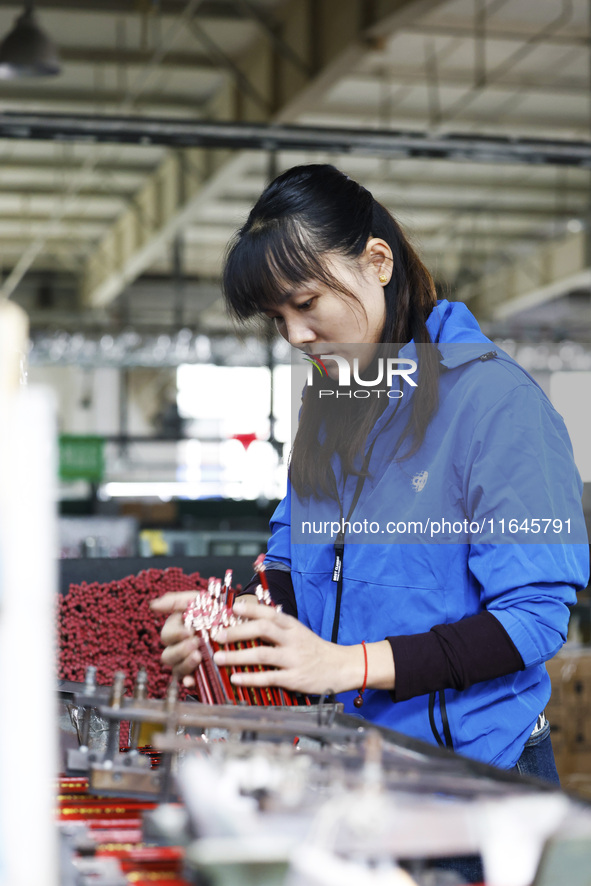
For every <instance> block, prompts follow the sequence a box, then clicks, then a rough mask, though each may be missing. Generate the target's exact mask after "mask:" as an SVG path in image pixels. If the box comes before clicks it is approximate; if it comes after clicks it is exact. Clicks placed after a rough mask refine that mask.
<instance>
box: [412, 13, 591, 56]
mask: <svg viewBox="0 0 591 886" xmlns="http://www.w3.org/2000/svg"><path fill="white" fill-rule="evenodd" d="M406 30H407V31H409V32H410V33H412V34H418V35H419V36H421V37H423V36H425V37H452V38H460V39H465V40H474V39H475V37H476V36H477V35H476V34H475V31H474V20H473V19H472V20H471V21H465V22H462V21H454V22H436V23H433V24H431V23H429V22H420V23H414V24H410V25H409V26H408V27H407V28H406ZM531 35H532V25H531V23H529V22H524V23H522V24H516V23H511V24H509V23H507V24H505V25H494V24H490V23H489V22H487V25H486V40H487V42H488V41H493V40H499V41H510V42H517V43H525V42H526V41H527V40H529V39H531ZM537 40H538V42H539V43H540V44H554V45H558V46H580V47H581V48H584V49H585V50H587V51H588V48H589V34H586V33H585V31H584V30H581V29H580V28H579V29H577V30H574V29H573V28H570V29H566V28H564V29H561V30H560V31H555V32H550V31H549V32H547V33H543V34H540V35H539V36H538V38H537Z"/></svg>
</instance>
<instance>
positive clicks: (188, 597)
mask: <svg viewBox="0 0 591 886" xmlns="http://www.w3.org/2000/svg"><path fill="white" fill-rule="evenodd" d="M195 594H196V591H177V592H171V593H168V594H164V595H163V596H162V597H158V598H157V599H156V600H152V602H151V603H150V609H153V610H154V612H160V613H167V612H168V613H170V614H169V616H168V618H167V619H166V621H165V622H164V627H163V628H162V631H161V632H160V639H161V640H162V643H163V645H164V647H165V648H164V652H163V653H162V655H161V656H160V660H161V662H162V664H164V665H166V666H167V667H169V668H172V673H173V674H174V676H175V677H176V678H177V680H180V679H182V681H183V686H186V687H187V688H189V689H190V688H192V687H194V686H195V677H194V676H193V675H194V673H195V670H196V669H197V666H198V665H199V663H200V661H201V654H200V652H199V648H198V647H199V641H198V638H197V637H196V636H195V635H194V634H191V632H190V631H188V630H187V628H186V627H185V626H184V624H183V613H184V611H185V609H186V608H187V606H188V605H189V603H191V602H192V601H193V600H194V599H195Z"/></svg>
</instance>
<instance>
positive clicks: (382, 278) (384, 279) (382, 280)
mask: <svg viewBox="0 0 591 886" xmlns="http://www.w3.org/2000/svg"><path fill="white" fill-rule="evenodd" d="M379 280H380V283H387V282H388V275H387V274H380V277H379Z"/></svg>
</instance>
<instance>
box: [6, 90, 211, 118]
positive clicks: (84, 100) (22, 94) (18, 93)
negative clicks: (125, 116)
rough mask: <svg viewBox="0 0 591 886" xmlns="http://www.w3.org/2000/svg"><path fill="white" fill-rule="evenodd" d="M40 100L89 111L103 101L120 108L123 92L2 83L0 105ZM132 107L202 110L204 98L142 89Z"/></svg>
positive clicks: (46, 105) (161, 110)
mask: <svg viewBox="0 0 591 886" xmlns="http://www.w3.org/2000/svg"><path fill="white" fill-rule="evenodd" d="M41 100H42V101H43V107H44V108H49V107H51V106H55V107H57V106H63V107H71V108H73V107H79V108H80V109H82V111H83V113H84V112H85V113H88V106H89V104H92V105H93V106H94V107H95V108H96V107H99V106H100V105H103V106H105V107H112V108H113V109H119V108H121V106H122V105H124V103H125V101H126V94H125V93H124V92H119V91H117V90H110V89H104V90H92V91H90V90H88V89H56V88H54V87H53V86H51V87H49V88H44V89H43V90H41V89H40V88H39V87H35V88H31V87H24V88H23V87H21V86H14V84H11V85H10V87H7V86H4V91H3V95H2V107H3V108H10V107H15V108H18V109H19V110H20V109H21V108H22V106H23V103H24V102H30V103H32V104H34V105H38V104H39V102H40V101H41ZM133 104H134V109H135V110H137V111H144V112H146V111H151V112H158V113H160V114H167V115H170V114H171V112H172V113H174V112H177V113H178V112H180V113H182V114H184V115H186V114H188V113H192V114H197V113H199V114H201V113H202V112H203V109H204V107H205V104H204V102H203V101H201V100H199V99H195V98H194V97H193V96H191V95H190V94H189V93H163V92H155V93H150V92H145V93H142V95H141V96H139V97H138V98H137V99H134V102H133Z"/></svg>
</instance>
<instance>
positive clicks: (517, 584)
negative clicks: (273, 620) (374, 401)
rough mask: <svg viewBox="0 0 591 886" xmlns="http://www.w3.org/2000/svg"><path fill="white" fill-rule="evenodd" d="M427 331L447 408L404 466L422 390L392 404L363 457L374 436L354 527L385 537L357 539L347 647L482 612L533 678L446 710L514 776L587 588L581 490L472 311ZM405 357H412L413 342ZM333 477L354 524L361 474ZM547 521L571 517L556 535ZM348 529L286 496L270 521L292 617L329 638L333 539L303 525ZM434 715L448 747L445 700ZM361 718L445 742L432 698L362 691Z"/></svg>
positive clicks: (545, 418)
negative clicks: (391, 528) (411, 529)
mask: <svg viewBox="0 0 591 886" xmlns="http://www.w3.org/2000/svg"><path fill="white" fill-rule="evenodd" d="M427 327H428V329H429V333H430V335H431V338H432V340H433V341H435V340H436V338H437V337H438V341H439V344H438V348H439V351H440V354H441V374H440V387H439V390H440V399H439V408H438V410H437V412H436V413H435V414H434V416H433V417H432V419H431V421H430V424H429V427H428V429H427V433H426V436H425V439H424V442H423V444H422V445H421V447H420V448H419V450H418V451H417V452H416V453H415V455H413V456H412V457H411V458H409V459H407V460H405V461H396V460H393V459H392V449H393V441H395V440H397V439H398V436H399V434H400V432H401V430H402V428H403V427H404V426H405V424H406V421H407V419H408V415H409V408H410V404H411V403H412V390H410V391H407V392H405V393H406V394H408V395H410V396H405V398H404V400H403V401H400V402H399V403H398V410H397V412H396V413H395V414H394V415H393V413H392V410H393V409H395V406H396V403H397V402H398V401H395V400H392V401H391V402H389V403H388V406H387V408H386V409H385V410H384V412H383V413H382V415H381V416H380V418H379V419H378V421H377V422H376V424H375V426H374V428H373V430H372V432H371V434H370V436H369V438H368V441H367V447H370V446H371V444H372V442H373V441H374V438H375V443H374V448H373V451H372V455H371V460H370V463H369V477H368V478H367V480H366V481H365V483H364V485H363V489H362V492H361V496H360V498H359V501H358V504H357V505H356V507H355V511H354V513H353V516H352V517H351V521H353V520H354V519H355V518H356V519H358V520H363V518H364V517H365V518H367V519H368V520H370V521H374V522H375V525H376V526H379V527H382V528H381V529H380V530H379V532H378V534H377V535H376V534H370V533H368V532H364V533H362V534H357V535H355V534H353V533H349V534H348V535H347V538H346V545H345V550H344V557H343V578H342V603H341V612H340V619H339V631H338V642H339V643H342V644H345V645H350V644H357V643H361V641H362V640H365V641H366V642H376V641H379V640H383V639H384V638H385V637H387V636H396V635H401V634H416V633H421V632H423V631H428V630H430V629H431V628H432V627H433V626H434V625H436V624H444V623H453V622H456V621H459V620H460V619H462V618H465V617H467V616H470V615H473V614H475V613H477V612H480V611H482V610H483V609H487V610H488V611H489V612H491V613H492V614H493V615H494V616H495V617H496V618H498V619H499V621H500V622H501V624H502V625H503V627H504V628H505V630H506V631H507V632H508V634H509V636H510V637H511V639H512V641H513V643H514V644H515V646H516V647H517V649H518V651H519V653H520V654H521V657H522V659H523V662H524V664H525V670H522V671H518V672H517V673H515V674H511V675H510V676H507V677H500V678H498V679H495V680H491V681H487V682H483V683H477V684H475V685H473V686H471V687H470V688H468V689H465V690H463V691H461V692H459V691H456V690H452V689H448V690H446V691H445V695H444V704H445V708H446V715H447V718H448V721H449V729H450V732H451V738H452V741H453V747H454V749H455V750H456V751H458V752H459V753H462V754H465V755H467V756H469V757H473V758H475V759H478V760H482V761H484V762H487V763H492V764H494V765H497V766H501V767H504V768H510V767H512V766H514V765H515V763H516V762H517V760H518V758H519V756H520V755H521V752H522V750H523V747H524V745H525V742H526V741H527V738H528V737H529V735H530V733H531V731H532V729H533V727H534V724H535V722H536V719H537V717H538V715H539V714H540V712H541V711H542V710H543V708H544V706H545V705H546V703H547V702H548V699H549V697H550V681H549V678H548V675H547V672H546V668H545V666H544V661H546V660H547V659H549V658H551V657H552V656H554V655H555V654H556V652H557V651H558V650H559V649H560V647H561V646H562V644H563V643H564V641H565V639H566V634H567V626H568V619H569V609H568V607H569V606H571V605H572V604H573V603H575V600H576V597H575V592H576V590H577V589H580V588H583V587H585V585H586V583H587V580H588V562H589V548H588V544H587V536H586V531H585V524H584V519H583V514H582V508H581V492H582V485H581V481H580V478H579V475H578V473H577V470H576V468H575V466H574V462H573V458H572V448H571V444H570V440H569V438H568V434H567V432H566V429H565V426H564V422H563V420H562V418H561V417H560V416H559V415H558V413H557V412H556V411H555V410H554V408H553V407H552V405H551V404H550V402H549V400H548V399H547V397H546V396H545V394H544V393H543V392H542V391H541V389H540V388H539V386H538V385H537V384H536V382H535V381H534V380H533V379H532V378H531V377H530V376H529V375H528V374H527V373H526V372H525V370H523V369H522V368H521V367H520V366H519V365H518V364H517V363H515V361H514V360H512V359H511V358H510V357H509V356H508V355H507V354H505V353H504V352H502V351H501V350H500V349H498V348H497V347H496V346H495V345H493V343H492V342H491V341H489V340H488V339H487V338H486V337H485V336H484V335H483V333H482V332H481V331H480V329H479V327H478V324H477V323H476V321H475V319H474V317H473V316H472V314H471V313H470V312H469V311H468V309H467V308H466V307H465V305H463V304H461V303H453V304H452V303H449V302H447V301H442V302H440V303H439V304H438V305H437V307H436V308H434V310H433V312H432V314H431V316H430V317H429V320H428V322H427ZM492 352H494V356H492V357H491V353H492ZM400 356H401V357H411V358H412V357H413V356H416V348H415V345H414V343H413V342H410V343H409V344H407V345H405V346H404V347H403V348H402V349H401V352H400ZM482 357H484V359H481V358H482ZM333 467H334V470H335V476H336V478H337V482H338V486H339V493H340V498H341V502H342V508H343V512H344V514H345V515H346V514H347V512H348V509H349V506H350V503H351V501H352V499H353V495H354V490H355V486H356V478H355V477H352V478H351V477H349V478H347V479H346V480H345V481H343V478H342V476H341V475H340V472H339V465H338V463H335V464H334V465H333ZM335 507H336V512H335ZM548 518H553V519H561V520H562V521H563V522H562V524H560V530H561V531H558V527H559V524H558V523H556V524H551V523H548V522H547V521H548ZM338 519H339V513H338V506H336V505H335V502H333V501H328V500H323V501H320V502H319V501H317V500H315V499H310V500H300V499H299V498H298V497H297V496H296V495H295V493H293V494H292V490H291V488H289V487H288V491H287V495H286V497H285V499H284V500H283V501H282V502H281V503H280V504H279V506H278V507H277V509H276V511H275V513H274V515H273V517H272V519H271V529H272V535H271V539H270V542H269V547H268V552H267V557H266V561H267V563H268V564H271V563H276V564H282V566H283V567H284V568H288V569H290V570H291V575H292V580H293V586H294V591H295V596H296V601H297V606H298V618H299V619H300V621H302V622H303V623H304V624H306V625H307V626H309V627H310V628H311V629H312V630H313V631H314V632H315V633H316V634H318V635H320V636H321V637H323V638H325V639H327V640H330V639H331V632H332V628H333V621H334V616H335V602H336V588H337V583H336V581H334V580H333V567H334V547H333V543H332V542H333V541H334V538H332V539H331V533H330V532H329V533H328V534H326V533H325V534H324V535H322V534H321V535H318V536H315V535H310V533H309V531H308V530H307V531H306V533H304V532H303V531H302V524H306V525H309V524H311V523H312V522H313V521H315V524H316V525H317V526H318V525H319V522H320V521H323V522H324V521H330V520H338ZM427 519H429V520H431V521H433V520H435V521H437V520H439V521H442V520H443V519H445V520H446V521H447V522H448V526H445V527H443V529H442V531H441V532H440V533H438V534H437V535H435V536H431V535H430V533H429V531H425V532H423V533H418V534H413V535H412V537H411V536H409V535H406V536H405V535H404V534H400V533H399V534H394V535H392V536H388V543H386V544H384V543H382V538H383V531H384V530H383V527H384V526H385V525H386V524H387V523H388V521H394V522H395V523H398V524H400V523H401V522H403V523H404V525H406V524H407V523H408V521H419V522H420V523H422V524H423V526H427V523H426V521H427ZM466 519H469V520H470V521H471V522H473V523H474V521H476V522H478V524H479V526H480V527H481V528H482V531H481V532H478V533H470V534H469V535H468V536H467V535H465V534H458V532H457V529H456V531H455V532H453V531H451V529H450V525H451V524H453V522H454V521H465V520H466ZM501 519H504V520H505V521H506V523H505V524H501V522H500V521H501ZM509 520H517V521H518V522H517V523H513V524H512V526H513V528H515V529H517V530H519V531H517V532H516V533H513V534H511V533H510V532H509V531H508V521H509ZM532 520H534V522H533V523H532V522H531V521H532ZM536 520H537V521H540V520H541V521H546V522H542V523H537V522H535V521H536ZM524 521H525V522H524ZM567 521H569V522H567ZM417 525H418V524H417ZM464 526H465V524H464ZM519 527H521V529H519ZM532 527H533V528H534V529H536V528H538V527H539V528H538V531H537V532H532V531H531V528H532ZM544 527H546V531H543V529H544ZM567 527H568V529H567ZM501 529H502V530H503V531H502V532H501ZM548 530H549V531H548ZM380 536H381V537H380ZM327 688H328V687H327ZM356 694H357V693H356V692H347V693H343V694H342V695H341V696H340V697H339V700H340V701H343V702H344V704H345V710H346V711H347V712H350V713H354V712H356V709H355V708H354V707H353V703H352V702H353V698H354V697H355V695H356ZM431 713H432V715H434V717H435V726H436V729H437V730H438V732H439V734H440V735H441V736H443V734H444V730H443V720H442V711H441V704H440V698H438V699H437V701H436V704H435V708H434V710H432V711H431ZM363 716H364V717H365V718H367V719H369V720H372V721H374V722H376V723H379V724H381V725H384V726H388V727H390V728H392V729H396V730H398V731H400V732H403V733H405V734H407V735H411V736H415V737H417V738H421V739H423V740H426V741H430V742H433V743H434V742H435V736H434V732H433V730H432V727H431V724H430V720H429V696H428V695H423V696H418V697H415V698H412V699H410V700H408V701H401V702H393V701H392V697H391V695H390V694H389V693H388V692H386V691H383V690H367V691H366V693H365V695H364V704H363Z"/></svg>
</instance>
